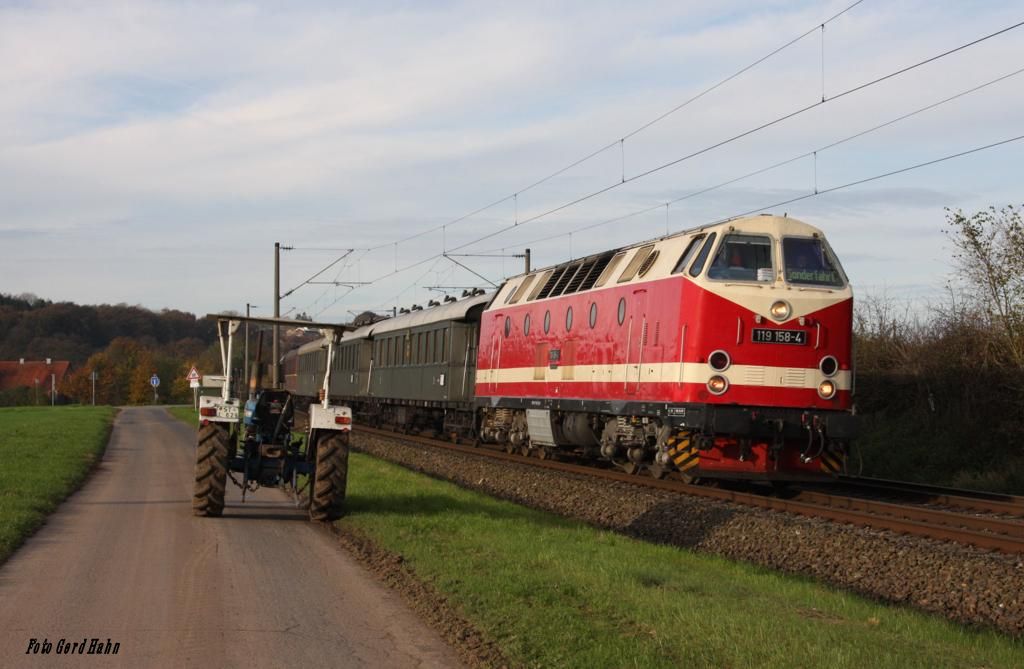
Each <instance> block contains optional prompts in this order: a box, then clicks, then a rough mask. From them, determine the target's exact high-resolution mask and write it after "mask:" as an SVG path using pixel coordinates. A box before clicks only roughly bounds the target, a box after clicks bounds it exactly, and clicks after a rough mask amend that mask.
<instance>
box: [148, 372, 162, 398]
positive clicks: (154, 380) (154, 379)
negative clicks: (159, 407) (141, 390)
mask: <svg viewBox="0 0 1024 669" xmlns="http://www.w3.org/2000/svg"><path fill="white" fill-rule="evenodd" d="M149 385H151V386H153V404H156V389H157V388H159V387H160V377H159V376H157V375H156V372H153V376H151V377H149Z"/></svg>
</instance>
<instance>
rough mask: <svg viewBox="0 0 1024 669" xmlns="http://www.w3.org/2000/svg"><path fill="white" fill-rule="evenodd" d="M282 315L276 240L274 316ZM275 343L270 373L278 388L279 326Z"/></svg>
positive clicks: (278, 252)
mask: <svg viewBox="0 0 1024 669" xmlns="http://www.w3.org/2000/svg"><path fill="white" fill-rule="evenodd" d="M280 317H281V242H274V318H280ZM273 337H274V344H273V346H272V347H271V349H270V350H271V356H272V357H271V368H272V369H273V372H272V373H271V375H270V379H271V383H272V384H273V387H274V388H275V389H276V388H277V387H278V383H279V382H280V378H279V374H280V370H278V368H277V361H278V358H280V351H279V350H278V346H279V344H278V340H279V339H280V331H279V330H278V327H277V326H276V325H275V326H274V335H273Z"/></svg>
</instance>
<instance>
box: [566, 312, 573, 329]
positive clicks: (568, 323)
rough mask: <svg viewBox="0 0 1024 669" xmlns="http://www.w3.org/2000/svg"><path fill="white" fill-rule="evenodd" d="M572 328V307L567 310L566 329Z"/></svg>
mask: <svg viewBox="0 0 1024 669" xmlns="http://www.w3.org/2000/svg"><path fill="white" fill-rule="evenodd" d="M570 330H572V307H569V308H568V309H566V310H565V331H566V332H568V331H570Z"/></svg>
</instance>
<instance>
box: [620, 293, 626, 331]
mask: <svg viewBox="0 0 1024 669" xmlns="http://www.w3.org/2000/svg"><path fill="white" fill-rule="evenodd" d="M624 320H626V298H624V297H623V298H620V299H619V325H622V321H624Z"/></svg>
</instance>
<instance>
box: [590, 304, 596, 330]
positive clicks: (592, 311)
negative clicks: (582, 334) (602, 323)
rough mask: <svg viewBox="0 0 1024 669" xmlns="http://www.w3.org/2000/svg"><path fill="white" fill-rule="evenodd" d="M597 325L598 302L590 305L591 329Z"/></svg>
mask: <svg viewBox="0 0 1024 669" xmlns="http://www.w3.org/2000/svg"><path fill="white" fill-rule="evenodd" d="M596 325H597V302H591V303H590V329H591V330H593V329H594V326H596Z"/></svg>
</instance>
